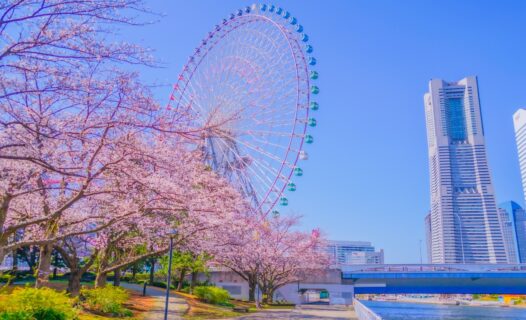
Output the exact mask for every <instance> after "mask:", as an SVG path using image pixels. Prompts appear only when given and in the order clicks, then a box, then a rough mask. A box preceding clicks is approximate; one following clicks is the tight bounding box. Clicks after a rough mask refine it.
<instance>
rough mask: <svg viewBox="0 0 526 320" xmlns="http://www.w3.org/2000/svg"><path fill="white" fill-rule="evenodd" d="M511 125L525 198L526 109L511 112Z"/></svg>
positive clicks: (525, 196)
mask: <svg viewBox="0 0 526 320" xmlns="http://www.w3.org/2000/svg"><path fill="white" fill-rule="evenodd" d="M513 126H514V127H515V140H516V141H517V152H518V154H519V167H520V170H521V178H522V190H523V192H524V198H525V200H526V110H525V109H519V110H517V111H516V112H515V113H514V114H513Z"/></svg>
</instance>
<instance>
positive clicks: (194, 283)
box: [190, 271, 197, 294]
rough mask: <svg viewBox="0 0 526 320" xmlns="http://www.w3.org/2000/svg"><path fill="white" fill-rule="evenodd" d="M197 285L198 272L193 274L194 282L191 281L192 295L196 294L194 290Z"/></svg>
mask: <svg viewBox="0 0 526 320" xmlns="http://www.w3.org/2000/svg"><path fill="white" fill-rule="evenodd" d="M196 283H197V271H193V272H192V280H191V281H190V293H192V294H193V293H194V288H195V285H196Z"/></svg>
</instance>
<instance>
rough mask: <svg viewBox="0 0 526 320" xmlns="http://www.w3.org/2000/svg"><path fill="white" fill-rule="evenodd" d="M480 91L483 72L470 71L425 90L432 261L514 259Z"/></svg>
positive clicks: (496, 261)
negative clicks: (498, 201) (505, 230)
mask: <svg viewBox="0 0 526 320" xmlns="http://www.w3.org/2000/svg"><path fill="white" fill-rule="evenodd" d="M479 92H480V91H479V87H478V82H477V78H476V77H475V76H469V77H466V78H464V79H462V80H460V81H456V82H446V81H444V80H441V79H433V80H431V81H430V82H429V91H428V92H427V93H426V94H425V95H424V105H425V112H426V125H427V139H428V153H429V176H430V190H431V195H430V198H431V205H430V207H431V208H430V209H431V215H430V226H431V227H430V229H431V234H430V237H429V238H428V241H430V245H428V247H430V248H431V262H432V263H506V262H507V261H508V257H507V252H506V249H505V246H504V239H503V234H502V228H501V226H500V222H499V216H498V213H497V205H496V200H495V189H494V187H493V183H492V179H491V169H490V167H489V165H488V160H487V155H486V141H485V138H484V135H485V132H484V125H483V117H482V111H481V105H480V101H479ZM428 223H429V222H428ZM426 229H429V226H426Z"/></svg>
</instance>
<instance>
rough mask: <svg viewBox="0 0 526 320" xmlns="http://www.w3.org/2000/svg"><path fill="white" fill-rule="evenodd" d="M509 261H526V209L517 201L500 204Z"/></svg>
mask: <svg viewBox="0 0 526 320" xmlns="http://www.w3.org/2000/svg"><path fill="white" fill-rule="evenodd" d="M499 213H500V219H501V225H502V231H503V235H504V243H505V245H506V250H507V252H508V262H509V263H526V211H525V210H524V209H523V208H522V207H521V206H520V205H518V204H517V203H516V202H513V201H507V202H504V203H501V204H499Z"/></svg>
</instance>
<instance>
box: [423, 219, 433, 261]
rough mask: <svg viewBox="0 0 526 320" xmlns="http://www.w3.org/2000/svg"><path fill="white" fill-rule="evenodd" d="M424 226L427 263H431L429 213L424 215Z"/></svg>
mask: <svg viewBox="0 0 526 320" xmlns="http://www.w3.org/2000/svg"><path fill="white" fill-rule="evenodd" d="M424 224H425V227H426V252H427V263H431V262H432V257H431V237H432V235H431V212H428V213H427V214H426V217H425V218H424Z"/></svg>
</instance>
